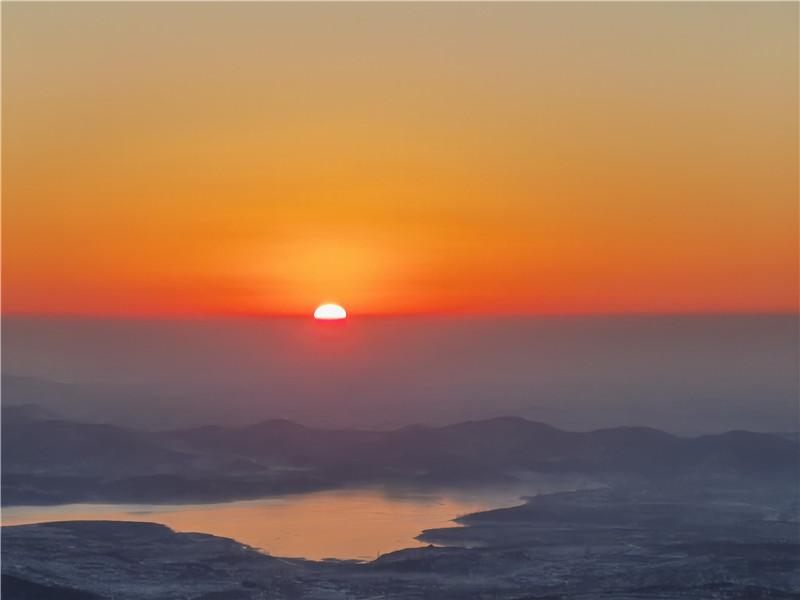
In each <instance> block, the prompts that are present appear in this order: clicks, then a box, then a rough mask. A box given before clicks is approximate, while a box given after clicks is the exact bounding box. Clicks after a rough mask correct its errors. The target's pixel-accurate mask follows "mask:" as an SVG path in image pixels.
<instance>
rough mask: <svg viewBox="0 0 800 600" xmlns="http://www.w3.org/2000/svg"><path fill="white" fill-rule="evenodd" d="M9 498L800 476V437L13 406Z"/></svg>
mask: <svg viewBox="0 0 800 600" xmlns="http://www.w3.org/2000/svg"><path fill="white" fill-rule="evenodd" d="M2 469H3V503H4V504H6V505H13V504H54V503H62V502H78V501H81V502H88V501H93V502H133V501H140V502H207V501H224V500H232V499H244V498H256V497H261V496H267V495H275V494H285V493H297V492H306V491H312V490H321V489H333V488H338V487H343V486H358V485H374V484H378V485H383V484H385V485H393V484H398V485H417V486H426V487H430V486H439V487H451V486H456V487H462V486H471V485H484V484H488V483H509V484H510V483H514V482H519V481H520V478H521V477H524V475H525V474H526V473H527V474H549V475H581V476H584V477H589V478H593V479H596V480H614V481H618V480H622V479H626V478H637V479H641V480H647V481H656V482H659V481H678V480H701V479H704V478H716V479H720V478H722V479H724V478H745V479H751V480H753V481H758V480H767V479H775V478H777V479H780V478H791V477H797V473H798V472H800V443H798V441H797V440H795V439H790V438H787V437H786V436H783V435H773V434H764V433H752V432H728V433H724V434H719V435H708V436H701V437H697V438H681V437H677V436H673V435H671V434H668V433H664V432H662V431H658V430H655V429H650V428H646V427H619V428H613V429H600V430H596V431H590V432H568V431H563V430H561V429H557V428H555V427H552V426H550V425H547V424H545V423H539V422H535V421H529V420H526V419H523V418H520V417H500V418H495V419H488V420H482V421H465V422H462V423H456V424H453V425H448V426H445V427H430V426H416V427H405V428H402V429H397V430H392V431H359V430H321V429H312V428H309V427H305V426H303V425H299V424H296V423H293V422H291V421H287V420H283V419H275V420H266V421H262V422H260V423H256V424H253V425H249V426H246V427H220V426H213V425H209V426H204V427H199V428H192V429H180V430H174V431H167V432H159V433H153V432H144V431H138V430H134V429H130V428H124V427H117V426H112V425H97V424H86V423H77V422H71V421H65V420H61V419H56V418H53V416H52V415H50V414H49V413H47V412H46V411H41V410H39V409H38V408H37V407H35V406H24V407H20V406H18V407H5V408H3V421H2Z"/></svg>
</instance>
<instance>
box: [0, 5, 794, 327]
mask: <svg viewBox="0 0 800 600" xmlns="http://www.w3.org/2000/svg"><path fill="white" fill-rule="evenodd" d="M797 19H798V5H797V4H796V3H738V2H718V3H698V4H695V3H627V2H617V3H601V2H597V3H538V2H523V3H502V4H489V3H411V2H409V3H335V2H333V3H321V4H320V3H271V2H267V3H257V2H246V3H221V2H220V3H200V2H187V3H168V4H167V3H153V2H147V3H72V2H60V3H8V2H6V3H3V5H2V26H3V31H2V34H3V37H2V85H3V87H2V218H3V229H2V236H3V237H2V250H3V254H2V283H3V287H2V300H3V312H4V313H6V314H12V313H28V314H76V315H95V314H98V315H99V314H102V315H197V314H309V315H310V314H311V312H312V311H313V309H314V307H315V306H317V305H319V304H322V303H324V302H337V303H340V304H342V305H343V306H345V308H347V310H348V312H349V313H350V314H367V313H370V314H387V313H388V314H395V313H420V312H422V313H425V312H436V313H478V314H498V313H499V314H509V313H517V314H537V313H605V312H613V313H618V312H622V313H625V312H697V311H699V312H728V311H755V312H769V311H794V310H797V302H798V208H797V200H798V32H797Z"/></svg>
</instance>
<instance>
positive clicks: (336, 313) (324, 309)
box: [314, 304, 347, 321]
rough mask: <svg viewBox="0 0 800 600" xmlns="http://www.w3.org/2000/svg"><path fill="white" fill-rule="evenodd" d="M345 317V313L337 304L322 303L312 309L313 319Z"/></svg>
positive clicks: (327, 319) (328, 319)
mask: <svg viewBox="0 0 800 600" xmlns="http://www.w3.org/2000/svg"><path fill="white" fill-rule="evenodd" d="M346 317H347V313H346V312H345V310H344V309H343V308H342V307H341V306H339V305H338V304H323V305H322V306H320V307H319V308H317V310H315V311H314V318H315V319H322V320H326V321H330V320H334V319H344V318H346Z"/></svg>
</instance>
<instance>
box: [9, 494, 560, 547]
mask: <svg viewBox="0 0 800 600" xmlns="http://www.w3.org/2000/svg"><path fill="white" fill-rule="evenodd" d="M561 489H574V488H568V486H566V485H565V486H563V487H561ZM545 491H547V492H550V491H557V490H556V489H553V486H552V485H551V486H548V489H547V490H545V489H542V488H541V487H540V488H537V489H536V490H533V489H530V488H529V489H525V490H519V489H518V490H516V491H513V490H505V491H487V490H481V491H473V492H464V493H459V494H449V495H446V496H445V495H432V494H430V495H429V494H399V495H387V494H386V493H382V492H380V491H377V490H339V491H329V492H317V493H313V494H304V495H297V496H286V497H282V498H263V499H260V500H248V501H238V502H227V503H222V504H203V505H196V504H195V505H169V506H166V505H142V504H126V505H120V504H68V505H62V506H51V507H42V506H36V507H27V506H16V507H6V508H4V509H3V512H2V523H3V525H22V524H26V523H40V522H43V521H66V520H114V521H152V522H156V523H163V524H164V525H167V526H168V527H170V528H172V529H174V530H175V531H182V532H202V533H210V534H213V535H218V536H223V537H228V538H233V539H235V540H238V541H240V542H243V543H245V544H248V545H250V546H253V547H255V548H260V549H262V550H265V551H266V552H269V553H270V554H272V555H274V556H287V557H304V558H310V559H313V560H321V559H323V558H340V559H354V558H356V559H363V560H372V559H374V558H376V556H377V555H379V554H383V553H386V552H391V551H394V550H399V549H401V548H410V547H414V546H421V545H423V544H421V543H420V542H418V541H417V540H415V539H414V537H415V536H417V535H419V534H420V533H421V532H422V530H423V529H432V528H436V527H449V526H453V523H452V522H451V520H452V519H454V518H455V517H457V516H460V515H464V514H467V513H472V512H478V511H484V510H489V509H492V508H501V507H508V506H515V505H518V504H521V500H520V499H519V498H520V496H521V495H534V494H536V493H542V492H545Z"/></svg>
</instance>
